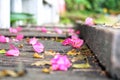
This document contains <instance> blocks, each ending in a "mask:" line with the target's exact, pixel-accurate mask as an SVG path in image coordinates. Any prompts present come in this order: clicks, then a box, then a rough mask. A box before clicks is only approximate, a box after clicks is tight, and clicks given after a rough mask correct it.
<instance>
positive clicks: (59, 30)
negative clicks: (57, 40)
mask: <svg viewBox="0 0 120 80" xmlns="http://www.w3.org/2000/svg"><path fill="white" fill-rule="evenodd" d="M54 31H55V32H56V33H58V34H62V33H63V31H62V30H61V29H59V28H54Z"/></svg>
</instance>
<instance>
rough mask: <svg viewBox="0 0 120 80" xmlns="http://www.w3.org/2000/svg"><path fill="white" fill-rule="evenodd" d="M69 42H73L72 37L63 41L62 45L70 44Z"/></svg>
mask: <svg viewBox="0 0 120 80" xmlns="http://www.w3.org/2000/svg"><path fill="white" fill-rule="evenodd" d="M69 44H71V39H70V38H67V39H65V40H64V41H63V42H62V45H64V46H65V45H69Z"/></svg>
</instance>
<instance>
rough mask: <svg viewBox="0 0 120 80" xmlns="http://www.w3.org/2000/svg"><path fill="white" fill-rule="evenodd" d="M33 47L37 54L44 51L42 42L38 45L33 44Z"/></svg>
mask: <svg viewBox="0 0 120 80" xmlns="http://www.w3.org/2000/svg"><path fill="white" fill-rule="evenodd" d="M32 46H33V49H34V51H35V52H37V53H41V52H43V51H44V46H43V44H42V43H40V42H37V43H36V44H33V45H32Z"/></svg>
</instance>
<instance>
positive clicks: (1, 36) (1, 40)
mask: <svg viewBox="0 0 120 80" xmlns="http://www.w3.org/2000/svg"><path fill="white" fill-rule="evenodd" d="M0 42H1V43H6V42H9V38H8V37H5V36H3V35H0Z"/></svg>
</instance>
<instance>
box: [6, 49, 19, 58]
mask: <svg viewBox="0 0 120 80" xmlns="http://www.w3.org/2000/svg"><path fill="white" fill-rule="evenodd" d="M19 54H20V52H19V50H17V49H10V50H8V51H7V52H6V54H5V55H6V56H19Z"/></svg>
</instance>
